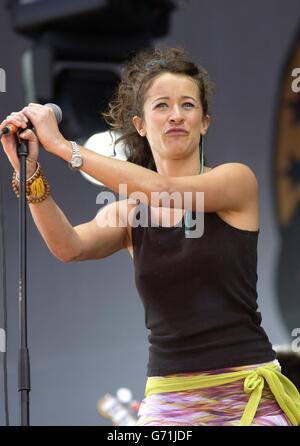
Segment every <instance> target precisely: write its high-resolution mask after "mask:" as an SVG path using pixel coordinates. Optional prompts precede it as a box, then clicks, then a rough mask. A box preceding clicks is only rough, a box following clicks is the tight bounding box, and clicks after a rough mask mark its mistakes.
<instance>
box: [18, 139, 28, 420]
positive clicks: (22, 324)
mask: <svg viewBox="0 0 300 446" xmlns="http://www.w3.org/2000/svg"><path fill="white" fill-rule="evenodd" d="M18 155H19V159H20V189H19V191H20V198H19V262H20V263H19V268H20V269H19V273H20V276H19V334H20V344H19V369H18V372H19V377H18V378H19V382H18V384H19V385H18V391H19V392H20V409H21V413H20V424H21V426H29V392H30V364H29V351H28V348H27V280H26V158H27V155H28V144H27V142H21V141H18Z"/></svg>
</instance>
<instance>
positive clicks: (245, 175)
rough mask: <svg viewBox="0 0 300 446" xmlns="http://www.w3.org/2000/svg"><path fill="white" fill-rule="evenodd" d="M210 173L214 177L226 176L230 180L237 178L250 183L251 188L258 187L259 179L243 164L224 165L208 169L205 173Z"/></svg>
mask: <svg viewBox="0 0 300 446" xmlns="http://www.w3.org/2000/svg"><path fill="white" fill-rule="evenodd" d="M208 172H210V173H211V174H213V175H223V174H224V175H226V176H228V178H230V177H232V178H237V179H240V180H244V181H246V182H247V183H249V185H250V187H254V188H256V187H257V186H258V182H257V178H256V175H255V173H254V171H253V170H252V169H251V168H250V167H249V166H247V164H243V163H224V164H220V165H218V166H215V167H213V168H207V171H206V172H205V170H204V173H208Z"/></svg>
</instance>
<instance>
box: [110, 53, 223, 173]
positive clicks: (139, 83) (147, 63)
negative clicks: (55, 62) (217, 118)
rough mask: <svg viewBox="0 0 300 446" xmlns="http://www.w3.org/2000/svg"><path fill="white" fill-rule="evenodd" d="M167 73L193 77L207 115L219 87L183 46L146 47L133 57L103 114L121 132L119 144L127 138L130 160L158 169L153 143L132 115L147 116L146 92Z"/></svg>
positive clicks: (126, 148)
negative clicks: (138, 126) (135, 123)
mask: <svg viewBox="0 0 300 446" xmlns="http://www.w3.org/2000/svg"><path fill="white" fill-rule="evenodd" d="M166 72H168V73H176V74H184V75H186V76H190V77H191V78H192V79H193V80H194V81H195V82H196V83H197V85H198V87H199V96H200V100H201V104H202V109H203V113H204V115H207V114H208V112H209V99H210V97H211V95H212V94H213V93H214V90H215V88H214V84H213V83H212V81H211V80H210V79H209V76H208V73H207V71H206V70H205V69H204V68H203V67H201V66H200V65H197V64H196V63H195V62H194V61H193V60H192V59H191V58H190V57H189V56H188V55H187V53H186V52H185V50H184V49H183V48H181V47H173V48H170V47H156V48H154V49H153V48H151V49H145V50H143V51H140V52H139V53H137V54H136V55H135V56H134V57H132V58H131V59H130V60H129V61H128V62H127V64H126V65H125V69H124V70H123V73H122V78H121V82H120V84H119V86H118V89H117V91H116V94H115V97H114V99H113V100H112V101H111V102H110V103H109V105H108V111H107V112H106V113H103V114H102V115H103V117H104V119H105V120H106V122H107V123H108V124H109V125H110V128H111V130H113V131H116V132H118V133H119V134H120V135H121V136H120V137H118V138H117V140H116V142H115V144H117V143H118V142H120V141H123V143H124V146H125V152H126V157H127V160H128V161H130V162H132V163H135V164H138V165H140V166H143V167H147V168H148V169H151V170H154V171H157V169H156V165H155V161H154V158H153V155H152V151H151V148H150V146H149V143H148V141H147V139H146V138H143V137H141V136H140V135H139V133H138V132H137V131H136V129H135V127H134V125H133V122H132V118H133V117H134V116H140V117H143V105H144V99H145V94H146V92H147V91H148V89H149V88H150V87H151V85H152V84H153V82H154V79H155V78H156V76H158V75H160V74H162V73H166ZM204 164H206V161H205V158H204Z"/></svg>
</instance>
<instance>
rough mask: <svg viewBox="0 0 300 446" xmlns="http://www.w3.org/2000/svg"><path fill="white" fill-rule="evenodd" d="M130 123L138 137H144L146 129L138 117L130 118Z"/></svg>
mask: <svg viewBox="0 0 300 446" xmlns="http://www.w3.org/2000/svg"><path fill="white" fill-rule="evenodd" d="M132 123H133V125H134V127H135V128H136V131H137V132H138V133H139V134H140V136H143V137H144V136H146V129H145V127H144V124H143V120H142V119H141V118H140V117H139V116H134V117H133V118H132Z"/></svg>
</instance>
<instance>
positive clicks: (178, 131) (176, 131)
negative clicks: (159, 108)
mask: <svg viewBox="0 0 300 446" xmlns="http://www.w3.org/2000/svg"><path fill="white" fill-rule="evenodd" d="M187 134H188V132H187V131H186V130H182V129H170V130H167V131H166V135H187Z"/></svg>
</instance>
